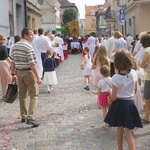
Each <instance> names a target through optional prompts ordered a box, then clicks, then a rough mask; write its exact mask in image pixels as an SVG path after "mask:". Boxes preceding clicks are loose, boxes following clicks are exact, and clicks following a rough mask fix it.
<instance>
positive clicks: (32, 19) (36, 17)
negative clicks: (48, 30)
mask: <svg viewBox="0 0 150 150" xmlns="http://www.w3.org/2000/svg"><path fill="white" fill-rule="evenodd" d="M27 7H29V8H30V9H32V10H33V11H30V10H27V19H28V21H27V25H28V27H29V28H31V29H33V28H39V27H41V13H40V9H38V8H37V7H36V6H34V5H33V4H31V3H30V2H27Z"/></svg>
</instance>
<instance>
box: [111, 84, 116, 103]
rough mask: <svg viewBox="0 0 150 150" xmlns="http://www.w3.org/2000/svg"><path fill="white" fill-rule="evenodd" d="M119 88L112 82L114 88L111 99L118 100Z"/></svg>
mask: <svg viewBox="0 0 150 150" xmlns="http://www.w3.org/2000/svg"><path fill="white" fill-rule="evenodd" d="M117 90H118V89H117V87H116V86H115V85H113V84H112V90H111V94H110V99H111V101H115V100H116V97H117Z"/></svg>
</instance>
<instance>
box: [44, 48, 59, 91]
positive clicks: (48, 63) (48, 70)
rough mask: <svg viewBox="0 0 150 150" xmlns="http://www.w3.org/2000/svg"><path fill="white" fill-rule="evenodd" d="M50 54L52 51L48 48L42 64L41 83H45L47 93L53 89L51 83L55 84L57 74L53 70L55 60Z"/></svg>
mask: <svg viewBox="0 0 150 150" xmlns="http://www.w3.org/2000/svg"><path fill="white" fill-rule="evenodd" d="M52 56H53V52H52V51H50V50H48V51H47V53H46V58H45V60H44V65H43V70H44V77H43V84H44V85H47V90H48V93H51V91H52V90H53V85H56V84H57V76H56V72H55V67H56V61H55V59H54V58H52Z"/></svg>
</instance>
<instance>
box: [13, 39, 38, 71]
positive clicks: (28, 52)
mask: <svg viewBox="0 0 150 150" xmlns="http://www.w3.org/2000/svg"><path fill="white" fill-rule="evenodd" d="M11 62H12V63H15V67H16V69H29V68H30V64H35V63H36V57H35V52H34V49H33V47H32V45H31V44H30V43H29V42H28V41H27V40H25V39H21V40H20V41H19V42H17V43H16V44H15V45H14V46H13V48H12V52H11Z"/></svg>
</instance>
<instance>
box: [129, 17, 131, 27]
mask: <svg viewBox="0 0 150 150" xmlns="http://www.w3.org/2000/svg"><path fill="white" fill-rule="evenodd" d="M129 26H131V18H130V19H129Z"/></svg>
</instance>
